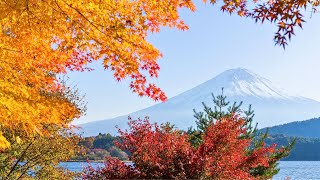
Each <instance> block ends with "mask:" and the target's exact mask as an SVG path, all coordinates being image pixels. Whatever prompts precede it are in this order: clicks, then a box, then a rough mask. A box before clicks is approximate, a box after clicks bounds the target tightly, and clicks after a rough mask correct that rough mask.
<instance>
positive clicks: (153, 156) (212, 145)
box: [83, 116, 276, 179]
mask: <svg viewBox="0 0 320 180" xmlns="http://www.w3.org/2000/svg"><path fill="white" fill-rule="evenodd" d="M129 127H130V130H129V131H121V130H119V132H120V134H121V142H118V146H119V147H120V148H121V149H123V150H127V151H129V152H130V160H131V161H133V162H134V166H130V165H126V164H124V163H123V162H121V161H119V160H116V159H113V158H108V159H106V163H105V167H104V168H98V169H96V170H95V169H94V168H92V167H88V168H86V170H85V173H84V175H83V178H84V179H96V178H103V179H114V178H121V179H126V178H156V179H157V178H162V179H199V178H210V179H256V178H257V179H259V175H255V176H253V175H251V173H250V170H251V169H253V168H257V167H265V168H267V167H268V166H269V163H268V162H270V161H271V160H272V157H271V156H270V155H271V154H272V153H273V152H275V150H276V147H275V145H273V146H269V147H267V146H265V145H264V144H263V145H262V146H261V147H260V148H257V149H250V145H251V144H252V141H253V140H252V138H244V137H245V136H244V135H246V133H248V132H247V129H246V126H245V120H244V119H242V118H239V117H238V116H230V117H228V118H222V119H220V120H217V121H216V122H214V123H211V124H210V125H209V126H208V128H207V130H206V132H205V133H203V134H202V142H201V144H200V145H199V146H196V147H195V146H193V145H192V144H191V143H190V142H189V139H190V136H189V135H188V134H187V133H186V132H183V131H179V130H177V129H174V128H172V127H170V126H161V127H160V126H158V125H157V124H150V123H149V121H148V118H146V119H144V120H140V119H138V120H131V119H130V121H129ZM260 177H261V176H260Z"/></svg>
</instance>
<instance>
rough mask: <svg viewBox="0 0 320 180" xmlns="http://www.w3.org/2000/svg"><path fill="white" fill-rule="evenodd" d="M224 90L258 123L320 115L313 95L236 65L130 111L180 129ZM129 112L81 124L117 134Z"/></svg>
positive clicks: (86, 129) (91, 132)
mask: <svg viewBox="0 0 320 180" xmlns="http://www.w3.org/2000/svg"><path fill="white" fill-rule="evenodd" d="M222 88H224V94H225V95H226V96H227V97H228V98H227V100H229V101H231V102H233V101H237V102H239V101H243V108H244V109H243V110H246V108H247V107H248V106H249V104H251V105H252V107H253V109H254V111H255V115H256V116H255V118H254V122H257V123H259V125H258V127H259V128H263V127H267V126H274V125H279V124H283V123H288V122H293V121H299V120H300V121H301V120H304V119H309V118H313V117H318V116H320V103H319V102H317V101H314V100H312V99H308V98H303V97H301V96H294V95H289V94H288V93H285V91H283V90H281V89H280V88H278V87H276V86H275V85H273V84H272V83H271V81H269V80H267V79H266V78H263V77H261V76H259V75H257V74H255V73H253V72H251V71H249V70H247V69H243V68H237V69H230V70H227V71H224V72H222V73H221V74H219V75H218V76H216V77H214V78H212V79H210V80H208V81H206V82H204V83H202V84H200V85H198V86H196V87H194V88H192V89H190V90H188V91H186V92H184V93H181V94H179V95H177V96H175V97H173V98H170V99H169V100H168V101H167V102H165V103H160V104H156V105H154V106H151V107H149V108H146V109H142V110H140V111H137V112H133V113H130V114H128V115H129V116H131V117H133V118H138V117H142V118H143V117H145V116H149V117H150V120H151V122H157V123H159V124H161V123H165V122H170V123H172V124H175V125H176V126H177V127H179V128H181V129H187V128H188V127H190V126H195V119H194V117H193V109H196V110H197V111H201V110H203V106H202V102H204V103H206V104H207V105H209V106H212V105H213V103H212V96H211V94H212V93H213V94H215V95H219V94H221V89H222ZM128 115H124V116H120V117H117V118H114V119H109V120H103V121H96V122H92V123H87V124H83V125H81V127H83V130H84V132H85V135H95V134H97V133H99V132H108V133H112V134H115V133H116V131H117V130H116V128H114V127H115V126H116V125H117V126H118V127H119V128H121V129H125V128H127V127H128V126H127V118H128Z"/></svg>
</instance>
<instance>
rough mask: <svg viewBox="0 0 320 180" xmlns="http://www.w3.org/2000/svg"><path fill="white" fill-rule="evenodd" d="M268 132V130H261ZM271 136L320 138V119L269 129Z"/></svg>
mask: <svg viewBox="0 0 320 180" xmlns="http://www.w3.org/2000/svg"><path fill="white" fill-rule="evenodd" d="M260 131H261V132H264V131H266V128H263V129H261V130H260ZM268 132H269V134H285V135H287V136H298V137H304V138H320V118H313V119H310V120H306V121H297V122H291V123H287V124H283V125H278V126H272V127H269V128H268Z"/></svg>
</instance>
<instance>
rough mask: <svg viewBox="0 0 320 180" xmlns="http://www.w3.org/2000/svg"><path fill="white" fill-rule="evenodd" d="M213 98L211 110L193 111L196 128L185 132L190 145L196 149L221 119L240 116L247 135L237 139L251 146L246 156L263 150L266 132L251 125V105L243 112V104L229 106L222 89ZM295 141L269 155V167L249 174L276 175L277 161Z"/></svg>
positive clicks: (285, 154)
mask: <svg viewBox="0 0 320 180" xmlns="http://www.w3.org/2000/svg"><path fill="white" fill-rule="evenodd" d="M212 97H213V104H214V106H213V108H211V107H209V106H207V105H206V104H205V103H202V104H203V107H204V111H203V112H197V111H196V110H195V109H194V110H193V111H194V113H195V114H194V117H195V118H196V124H197V126H196V128H195V129H194V128H192V127H190V128H189V129H188V131H187V133H188V134H189V135H190V140H189V141H190V143H191V144H192V145H193V146H194V147H198V146H199V145H200V144H201V143H202V141H203V139H202V137H203V135H204V134H205V133H206V130H207V128H208V126H209V125H211V124H214V123H216V122H218V121H221V120H222V119H227V118H228V117H232V116H240V117H242V118H243V119H244V120H245V124H244V127H243V128H245V129H246V130H247V132H248V133H246V134H243V135H241V136H239V138H246V139H250V140H252V142H253V143H252V145H251V147H249V148H248V149H247V154H248V156H249V155H251V154H252V152H254V151H255V150H258V149H260V148H263V147H265V146H266V143H265V141H266V139H267V138H268V131H266V132H264V133H258V132H257V131H258V129H257V125H258V124H257V123H256V124H255V125H253V117H254V111H253V110H252V108H251V105H249V108H248V110H246V111H243V110H242V109H241V106H242V104H243V102H242V101H241V102H240V103H237V102H234V103H233V104H232V105H229V104H230V101H228V100H227V96H225V95H224V94H223V88H222V93H221V95H218V96H215V95H214V94H212ZM295 141H296V140H295V139H294V140H292V141H291V142H289V143H288V144H287V145H286V146H281V147H278V149H277V150H276V151H275V152H273V153H272V154H270V157H271V158H270V161H269V167H257V168H254V169H251V171H250V173H251V174H252V175H253V176H260V177H265V178H270V177H272V176H273V175H275V174H277V173H278V172H279V168H278V167H277V166H278V161H279V160H280V159H282V158H284V157H286V156H288V155H289V153H290V151H291V150H292V148H293V146H294V144H295Z"/></svg>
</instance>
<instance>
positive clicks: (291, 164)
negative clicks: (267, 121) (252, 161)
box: [60, 161, 320, 180]
mask: <svg viewBox="0 0 320 180" xmlns="http://www.w3.org/2000/svg"><path fill="white" fill-rule="evenodd" d="M91 164H92V166H95V167H97V166H103V163H91ZM60 165H61V166H62V167H65V168H67V169H69V170H71V171H74V172H80V171H82V169H83V167H85V166H87V165H88V164H87V163H86V162H62V163H60ZM279 168H280V172H279V173H278V174H277V175H276V176H274V177H273V179H276V180H278V179H279V180H284V179H286V180H287V178H288V177H290V180H293V179H297V180H309V179H312V180H320V161H281V162H280V164H279Z"/></svg>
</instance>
